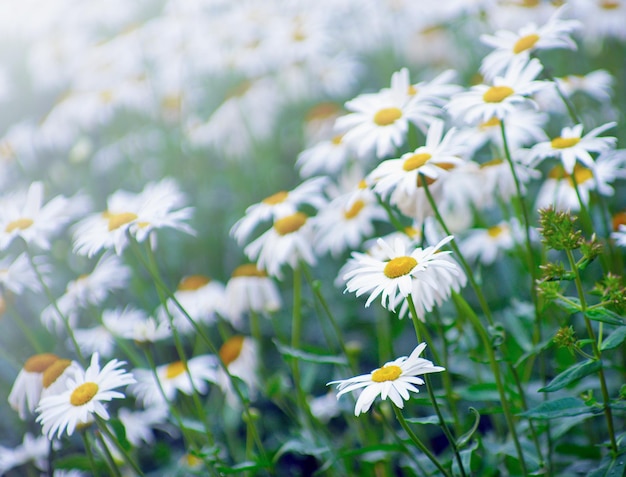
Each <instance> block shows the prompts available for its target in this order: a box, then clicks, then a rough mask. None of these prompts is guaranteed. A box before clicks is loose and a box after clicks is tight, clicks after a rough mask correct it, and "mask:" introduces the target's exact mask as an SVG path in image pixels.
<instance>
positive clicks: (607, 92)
mask: <svg viewBox="0 0 626 477" xmlns="http://www.w3.org/2000/svg"><path fill="white" fill-rule="evenodd" d="M614 81H615V79H614V78H613V76H611V74H610V73H609V72H608V71H606V70H595V71H592V72H591V73H588V74H586V75H568V76H563V77H562V78H556V82H557V83H558V85H559V88H560V89H561V91H562V92H563V94H565V95H566V96H568V97H569V96H572V95H573V94H575V93H582V94H584V95H587V96H590V97H592V98H594V99H595V100H596V101H599V102H608V101H610V100H611V98H612V97H613V83H614ZM559 100H560V101H561V103H562V102H563V100H562V99H560V98H559Z"/></svg>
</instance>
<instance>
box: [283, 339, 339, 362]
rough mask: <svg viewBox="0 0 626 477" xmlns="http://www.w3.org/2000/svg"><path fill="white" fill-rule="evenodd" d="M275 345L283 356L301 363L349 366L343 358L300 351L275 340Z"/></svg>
mask: <svg viewBox="0 0 626 477" xmlns="http://www.w3.org/2000/svg"><path fill="white" fill-rule="evenodd" d="M274 344H275V345H276V348H277V349H278V351H279V352H280V353H281V354H282V355H285V356H289V357H290V358H296V359H299V360H301V361H308V362H311V363H318V364H342V365H347V364H348V361H347V360H346V358H345V357H343V356H331V355H327V354H317V353H315V352H307V351H302V350H299V349H294V348H291V347H290V346H285V345H283V344H280V343H279V342H278V341H276V340H274Z"/></svg>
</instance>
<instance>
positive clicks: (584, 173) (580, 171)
mask: <svg viewBox="0 0 626 477" xmlns="http://www.w3.org/2000/svg"><path fill="white" fill-rule="evenodd" d="M574 178H575V179H576V183H577V184H582V183H583V182H587V181H588V180H591V179H593V172H591V169H587V168H586V167H584V166H581V165H579V164H576V165H575V166H574ZM570 183H571V184H572V187H573V186H574V183H573V182H572V179H571V176H570Z"/></svg>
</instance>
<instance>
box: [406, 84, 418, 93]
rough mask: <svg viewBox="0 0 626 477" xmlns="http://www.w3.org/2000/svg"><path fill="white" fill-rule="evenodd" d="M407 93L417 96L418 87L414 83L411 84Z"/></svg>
mask: <svg viewBox="0 0 626 477" xmlns="http://www.w3.org/2000/svg"><path fill="white" fill-rule="evenodd" d="M406 93H407V94H408V95H409V96H415V95H416V94H417V88H416V87H415V86H413V85H412V84H410V85H409V87H408V89H407V92H406Z"/></svg>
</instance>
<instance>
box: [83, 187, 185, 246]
mask: <svg viewBox="0 0 626 477" xmlns="http://www.w3.org/2000/svg"><path fill="white" fill-rule="evenodd" d="M184 200H185V198H184V196H183V194H182V192H180V191H179V189H178V186H177V185H176V184H175V183H174V182H173V181H172V180H170V179H163V180H162V181H161V182H158V183H150V184H148V185H146V186H145V188H144V190H143V191H142V192H141V193H139V194H132V193H129V192H126V191H122V190H119V191H116V192H115V193H113V195H111V196H110V197H109V199H108V200H107V210H105V211H104V212H101V213H96V214H92V215H89V216H88V217H86V218H85V219H83V220H81V221H80V222H79V223H78V224H76V226H75V229H74V252H76V253H77V254H79V255H87V256H88V257H92V256H93V255H95V254H96V253H98V252H99V251H100V250H102V249H107V250H111V249H112V250H115V253H116V254H117V255H120V254H121V253H122V251H123V250H124V249H125V248H126V246H127V245H128V234H130V235H131V236H133V237H134V238H135V239H136V240H137V241H139V242H143V241H144V240H146V239H147V238H148V237H150V236H151V232H152V231H154V230H156V229H160V228H173V229H177V230H180V231H182V232H185V233H188V234H191V235H193V234H194V233H195V232H194V230H193V229H192V228H191V227H190V226H189V225H187V224H186V223H185V221H186V220H188V219H189V218H190V217H191V213H192V208H190V207H183V208H181V207H182V206H183V203H184ZM152 245H153V248H154V243H153V244H152Z"/></svg>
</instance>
